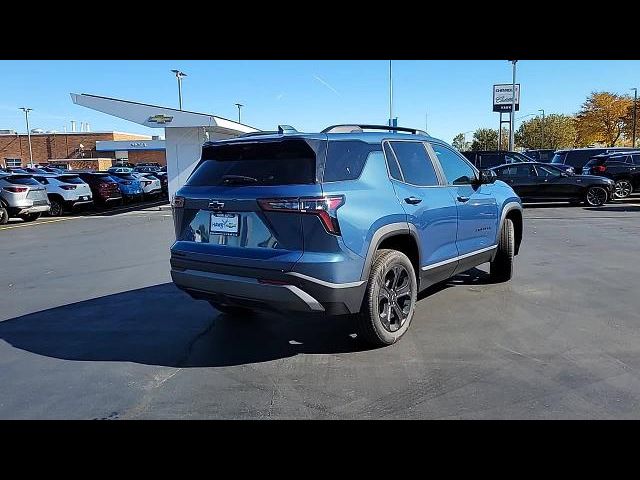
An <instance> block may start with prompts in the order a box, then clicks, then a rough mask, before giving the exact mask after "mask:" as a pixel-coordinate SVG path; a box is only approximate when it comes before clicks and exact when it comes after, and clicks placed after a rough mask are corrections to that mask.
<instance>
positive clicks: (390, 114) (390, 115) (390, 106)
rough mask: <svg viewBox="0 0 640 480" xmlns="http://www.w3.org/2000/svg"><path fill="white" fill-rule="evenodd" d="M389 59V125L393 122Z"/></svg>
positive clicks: (391, 75) (391, 73)
mask: <svg viewBox="0 0 640 480" xmlns="http://www.w3.org/2000/svg"><path fill="white" fill-rule="evenodd" d="M391 62H392V61H391V60H389V126H391V125H392V123H393V120H392V119H393V70H392V66H391Z"/></svg>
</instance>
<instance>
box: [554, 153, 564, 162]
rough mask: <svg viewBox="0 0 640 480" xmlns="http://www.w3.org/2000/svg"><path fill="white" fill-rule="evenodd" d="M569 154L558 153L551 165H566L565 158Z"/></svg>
mask: <svg viewBox="0 0 640 480" xmlns="http://www.w3.org/2000/svg"><path fill="white" fill-rule="evenodd" d="M566 155H567V154H566V153H565V152H561V153H556V154H555V155H554V156H553V158H552V159H551V163H564V158H565V156H566Z"/></svg>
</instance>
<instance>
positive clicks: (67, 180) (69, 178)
mask: <svg viewBox="0 0 640 480" xmlns="http://www.w3.org/2000/svg"><path fill="white" fill-rule="evenodd" d="M56 179H58V180H59V181H61V182H63V183H73V184H75V185H80V184H82V183H84V181H83V180H82V179H81V178H80V177H79V176H77V175H73V176H66V175H65V176H62V177H56Z"/></svg>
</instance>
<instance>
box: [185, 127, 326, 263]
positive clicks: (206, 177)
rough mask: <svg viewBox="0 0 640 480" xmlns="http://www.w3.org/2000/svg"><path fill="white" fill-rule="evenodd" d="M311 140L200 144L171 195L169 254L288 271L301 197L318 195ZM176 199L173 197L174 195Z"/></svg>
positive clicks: (298, 237) (316, 145)
mask: <svg viewBox="0 0 640 480" xmlns="http://www.w3.org/2000/svg"><path fill="white" fill-rule="evenodd" d="M324 148H325V143H324V142H323V141H321V140H320V139H313V138H306V137H305V138H282V137H277V138H276V139H270V140H268V141H265V140H260V141H256V140H253V141H247V140H246V139H245V140H244V141H236V142H225V143H212V144H205V146H204V147H203V150H202V159H201V161H200V163H199V165H198V166H197V167H196V168H195V170H194V172H193V174H192V175H191V177H190V178H189V179H188V180H187V182H186V184H185V186H184V187H182V188H181V189H180V190H179V191H178V193H177V195H176V196H177V206H179V204H180V202H183V208H175V210H174V221H175V228H176V244H175V245H174V247H173V252H174V254H175V255H177V256H180V255H181V254H187V255H188V257H189V258H191V259H194V260H196V259H197V260H200V261H209V262H213V263H217V264H224V265H233V266H243V267H251V268H264V269H277V270H280V271H289V270H291V268H292V267H293V265H295V263H296V261H298V260H299V259H300V257H301V256H302V253H303V247H304V242H303V227H302V217H303V216H304V215H303V214H302V213H299V212H297V211H296V209H298V206H299V198H300V197H315V198H318V197H321V196H322V189H321V187H320V184H319V183H318V182H317V174H316V171H317V163H318V162H317V158H318V157H319V156H321V155H322V154H323V152H324ZM174 203H175V201H174Z"/></svg>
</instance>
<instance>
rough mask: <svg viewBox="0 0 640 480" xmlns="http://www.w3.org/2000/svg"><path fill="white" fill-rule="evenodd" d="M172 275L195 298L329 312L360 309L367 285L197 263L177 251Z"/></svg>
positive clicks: (356, 310) (244, 304)
mask: <svg viewBox="0 0 640 480" xmlns="http://www.w3.org/2000/svg"><path fill="white" fill-rule="evenodd" d="M171 278H172V280H173V282H174V283H175V285H176V286H177V287H178V288H180V289H182V290H184V291H185V292H187V293H188V294H189V295H191V296H192V297H193V298H196V299H202V300H211V301H217V302H220V303H227V304H237V305H243V306H250V307H253V308H256V309H271V310H280V311H296V312H308V313H324V314H329V315H342V314H350V313H357V312H358V311H360V306H361V304H362V298H363V296H364V290H365V288H366V284H365V282H352V283H342V284H336V283H330V282H326V281H323V280H319V279H315V278H313V277H309V276H305V275H300V274H296V273H293V272H282V271H276V270H264V269H255V268H247V267H233V266H227V265H220V264H214V263H208V262H207V263H204V262H194V261H191V260H188V259H184V258H179V257H178V256H176V255H174V253H172V255H171ZM265 282H266V283H265ZM272 282H275V283H272Z"/></svg>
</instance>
